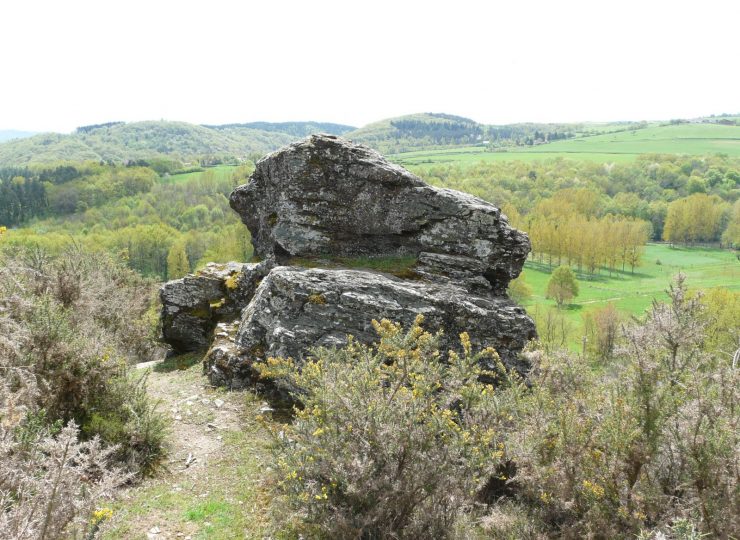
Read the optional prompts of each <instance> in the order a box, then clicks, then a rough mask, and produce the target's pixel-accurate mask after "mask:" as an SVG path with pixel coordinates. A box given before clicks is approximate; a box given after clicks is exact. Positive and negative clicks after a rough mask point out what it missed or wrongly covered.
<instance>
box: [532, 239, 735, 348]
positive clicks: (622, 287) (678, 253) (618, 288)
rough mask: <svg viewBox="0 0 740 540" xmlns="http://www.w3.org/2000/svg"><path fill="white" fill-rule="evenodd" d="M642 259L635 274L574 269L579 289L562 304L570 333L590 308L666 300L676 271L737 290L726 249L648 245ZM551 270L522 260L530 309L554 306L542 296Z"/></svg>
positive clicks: (691, 280)
mask: <svg viewBox="0 0 740 540" xmlns="http://www.w3.org/2000/svg"><path fill="white" fill-rule="evenodd" d="M545 261H546V259H545ZM642 261H643V264H642V266H640V267H638V268H636V269H635V273H634V274H632V273H630V271H629V268H628V269H627V271H626V272H621V271H620V272H615V273H614V274H613V275H612V276H610V275H609V273H608V272H606V271H604V270H602V271H601V273H599V274H596V275H595V276H588V274H585V273H584V274H578V278H579V279H578V284H579V287H580V294H579V295H578V297H577V298H576V299H575V300H574V301H573V302H572V304H571V305H569V306H567V307H566V308H564V312H565V313H566V314H567V316H568V318H569V319H570V320H571V321H572V322H573V324H574V326H575V330H576V331H575V332H574V335H576V336H580V335H581V334H580V329H581V327H582V315H583V314H584V313H586V312H588V311H589V310H592V309H595V308H600V307H604V306H605V305H607V304H608V303H613V304H614V306H615V307H616V308H617V309H619V310H621V311H623V312H625V313H628V314H630V315H640V314H642V313H644V311H645V310H646V309H647V308H649V307H650V304H651V302H652V300H653V299H654V298H656V299H658V300H666V299H667V295H666V294H665V290H666V289H667V288H668V285H669V284H670V282H671V279H672V278H673V277H674V276H675V275H676V274H678V273H679V272H683V273H684V274H686V277H687V280H688V285H689V287H690V288H691V289H709V288H713V287H726V288H728V289H730V290H733V291H740V261H738V260H737V258H736V256H735V254H734V253H733V252H731V251H727V250H720V249H711V248H698V247H694V248H690V247H670V246H668V245H666V244H648V246H647V248H646V249H645V254H644V255H643V258H642ZM658 261H660V264H658ZM551 271H552V269H551V268H549V267H548V265H547V264H540V263H539V262H535V261H528V262H527V263H526V265H525V269H524V279H525V280H526V282H527V283H528V284H529V286H530V287H531V288H532V293H533V295H532V298H531V299H530V300H528V301H527V302H525V304H524V306H525V307H526V308H527V309H528V310H529V311H532V310H534V309H536V308H537V307H538V306H543V307H550V306H555V302H554V301H553V300H548V299H546V298H545V290H546V288H547V282H548V280H549V279H550V272H551Z"/></svg>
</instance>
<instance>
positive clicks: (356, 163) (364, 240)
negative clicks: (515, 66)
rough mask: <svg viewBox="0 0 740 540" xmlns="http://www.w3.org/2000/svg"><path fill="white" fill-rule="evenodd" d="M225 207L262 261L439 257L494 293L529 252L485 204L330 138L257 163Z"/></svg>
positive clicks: (323, 137) (317, 138) (284, 150)
mask: <svg viewBox="0 0 740 540" xmlns="http://www.w3.org/2000/svg"><path fill="white" fill-rule="evenodd" d="M230 203H231V207H232V208H233V209H234V210H236V212H237V213H238V214H239V215H240V216H241V218H242V221H243V222H244V223H245V224H246V225H247V227H248V228H249V230H250V232H251V233H252V241H253V243H254V248H255V252H256V253H257V254H258V255H259V256H260V257H263V258H267V257H271V256H276V257H277V258H278V260H280V259H281V258H287V257H290V256H312V255H314V256H317V255H332V256H350V257H351V256H357V255H415V256H418V255H419V254H420V253H422V252H427V253H430V254H441V255H446V256H449V257H453V258H455V259H456V260H457V262H456V264H455V266H456V268H457V269H458V271H459V269H462V268H466V275H470V276H473V275H479V276H483V277H484V278H485V279H487V280H488V282H489V283H490V284H491V287H492V288H493V289H494V291H495V292H498V293H502V292H504V291H505V290H506V286H507V285H508V283H509V281H510V280H512V279H514V278H516V277H517V276H518V275H519V273H520V272H521V269H522V265H523V264H524V260H525V258H526V256H527V254H528V253H529V250H530V244H529V238H528V237H527V235H526V234H524V233H523V232H520V231H518V230H516V229H514V228H512V227H510V226H509V223H508V220H507V218H506V216H504V215H503V214H502V213H501V211H500V210H499V209H498V208H496V207H495V206H493V205H492V204H490V203H488V202H486V201H484V200H482V199H479V198H477V197H474V196H472V195H468V194H466V193H461V192H459V191H454V190H451V189H442V188H437V187H433V186H430V185H428V184H426V183H425V182H424V181H423V180H421V179H420V178H418V177H417V176H415V175H413V174H411V173H410V172H408V171H407V170H405V169H403V168H402V167H400V166H398V165H394V164H392V163H390V162H388V161H387V160H386V159H385V158H384V157H383V156H382V155H380V154H379V153H378V152H376V151H375V150H372V149H370V148H368V147H366V146H364V145H359V144H353V143H351V142H349V141H347V140H345V139H342V138H339V137H335V136H333V135H312V136H310V137H308V138H306V139H303V140H301V141H299V142H296V143H293V144H291V145H289V146H286V147H284V148H282V149H280V150H278V151H277V152H274V153H273V154H270V155H269V156H267V157H266V158H265V159H263V160H261V161H259V162H258V163H257V168H256V170H255V172H254V173H253V174H252V176H251V178H250V181H249V183H248V184H245V185H243V186H239V187H237V188H236V189H235V190H234V191H233V192H232V194H231V199H230ZM429 268H430V269H432V270H433V271H438V269H437V267H429ZM435 269H436V270H435Z"/></svg>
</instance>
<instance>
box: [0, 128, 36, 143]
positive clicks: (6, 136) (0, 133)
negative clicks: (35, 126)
mask: <svg viewBox="0 0 740 540" xmlns="http://www.w3.org/2000/svg"><path fill="white" fill-rule="evenodd" d="M33 135H36V132H34V131H20V130H17V129H0V142H5V141H12V140H13V139H24V138H26V137H31V136H33Z"/></svg>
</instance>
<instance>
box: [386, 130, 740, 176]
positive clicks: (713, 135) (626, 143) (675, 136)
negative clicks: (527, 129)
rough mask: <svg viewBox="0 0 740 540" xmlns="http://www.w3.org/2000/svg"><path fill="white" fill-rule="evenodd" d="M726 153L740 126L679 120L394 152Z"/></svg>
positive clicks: (613, 157) (447, 155)
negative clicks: (518, 143)
mask: <svg viewBox="0 0 740 540" xmlns="http://www.w3.org/2000/svg"><path fill="white" fill-rule="evenodd" d="M656 153H659V154H689V155H703V154H716V153H722V154H727V155H729V156H732V157H740V126H723V125H717V124H679V125H666V126H653V127H648V128H643V129H636V130H631V131H621V132H616V133H607V134H604V135H594V136H589V137H578V138H575V139H568V140H563V141H556V142H553V143H549V144H543V145H539V146H534V147H515V148H511V149H508V150H507V151H503V152H489V151H487V150H486V148H484V147H482V146H465V147H457V148H445V149H440V150H422V151H415V152H405V153H402V154H394V155H391V156H389V157H390V159H391V160H392V161H394V162H396V163H398V164H400V165H404V166H409V165H421V164H429V163H477V162H480V161H510V160H515V161H536V160H546V159H554V158H571V159H580V160H588V161H596V162H625V161H632V160H634V159H635V158H636V157H637V156H639V155H640V154H656Z"/></svg>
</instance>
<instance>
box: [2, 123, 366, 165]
mask: <svg viewBox="0 0 740 540" xmlns="http://www.w3.org/2000/svg"><path fill="white" fill-rule="evenodd" d="M253 126H254V127H253ZM257 126H259V127H257ZM351 129H354V128H352V127H351V126H342V125H339V124H325V123H319V122H288V123H283V124H270V123H266V122H259V123H254V124H230V125H224V126H200V125H195V124H188V123H186V122H165V121H158V122H154V121H147V122H134V123H124V122H110V123H107V124H99V125H93V126H84V127H81V128H78V129H77V130H76V131H75V132H74V133H71V134H69V135H62V134H58V133H44V134H41V135H36V136H33V137H29V138H26V139H17V140H13V141H8V142H6V143H3V144H0V166H9V165H27V164H32V163H51V162H57V161H90V160H92V161H107V162H116V163H120V162H124V161H130V160H139V159H151V158H155V157H169V158H174V159H179V160H181V161H193V160H197V159H199V158H202V157H208V158H212V157H221V158H227V159H228V158H247V157H250V156H253V155H255V154H257V155H263V154H265V153H267V152H270V151H272V150H275V149H276V148H279V147H280V146H283V145H285V144H288V143H290V142H291V141H293V140H295V139H297V138H300V137H304V136H305V135H307V134H310V133H317V132H326V131H328V132H330V133H331V132H335V133H346V132H347V130H351Z"/></svg>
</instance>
